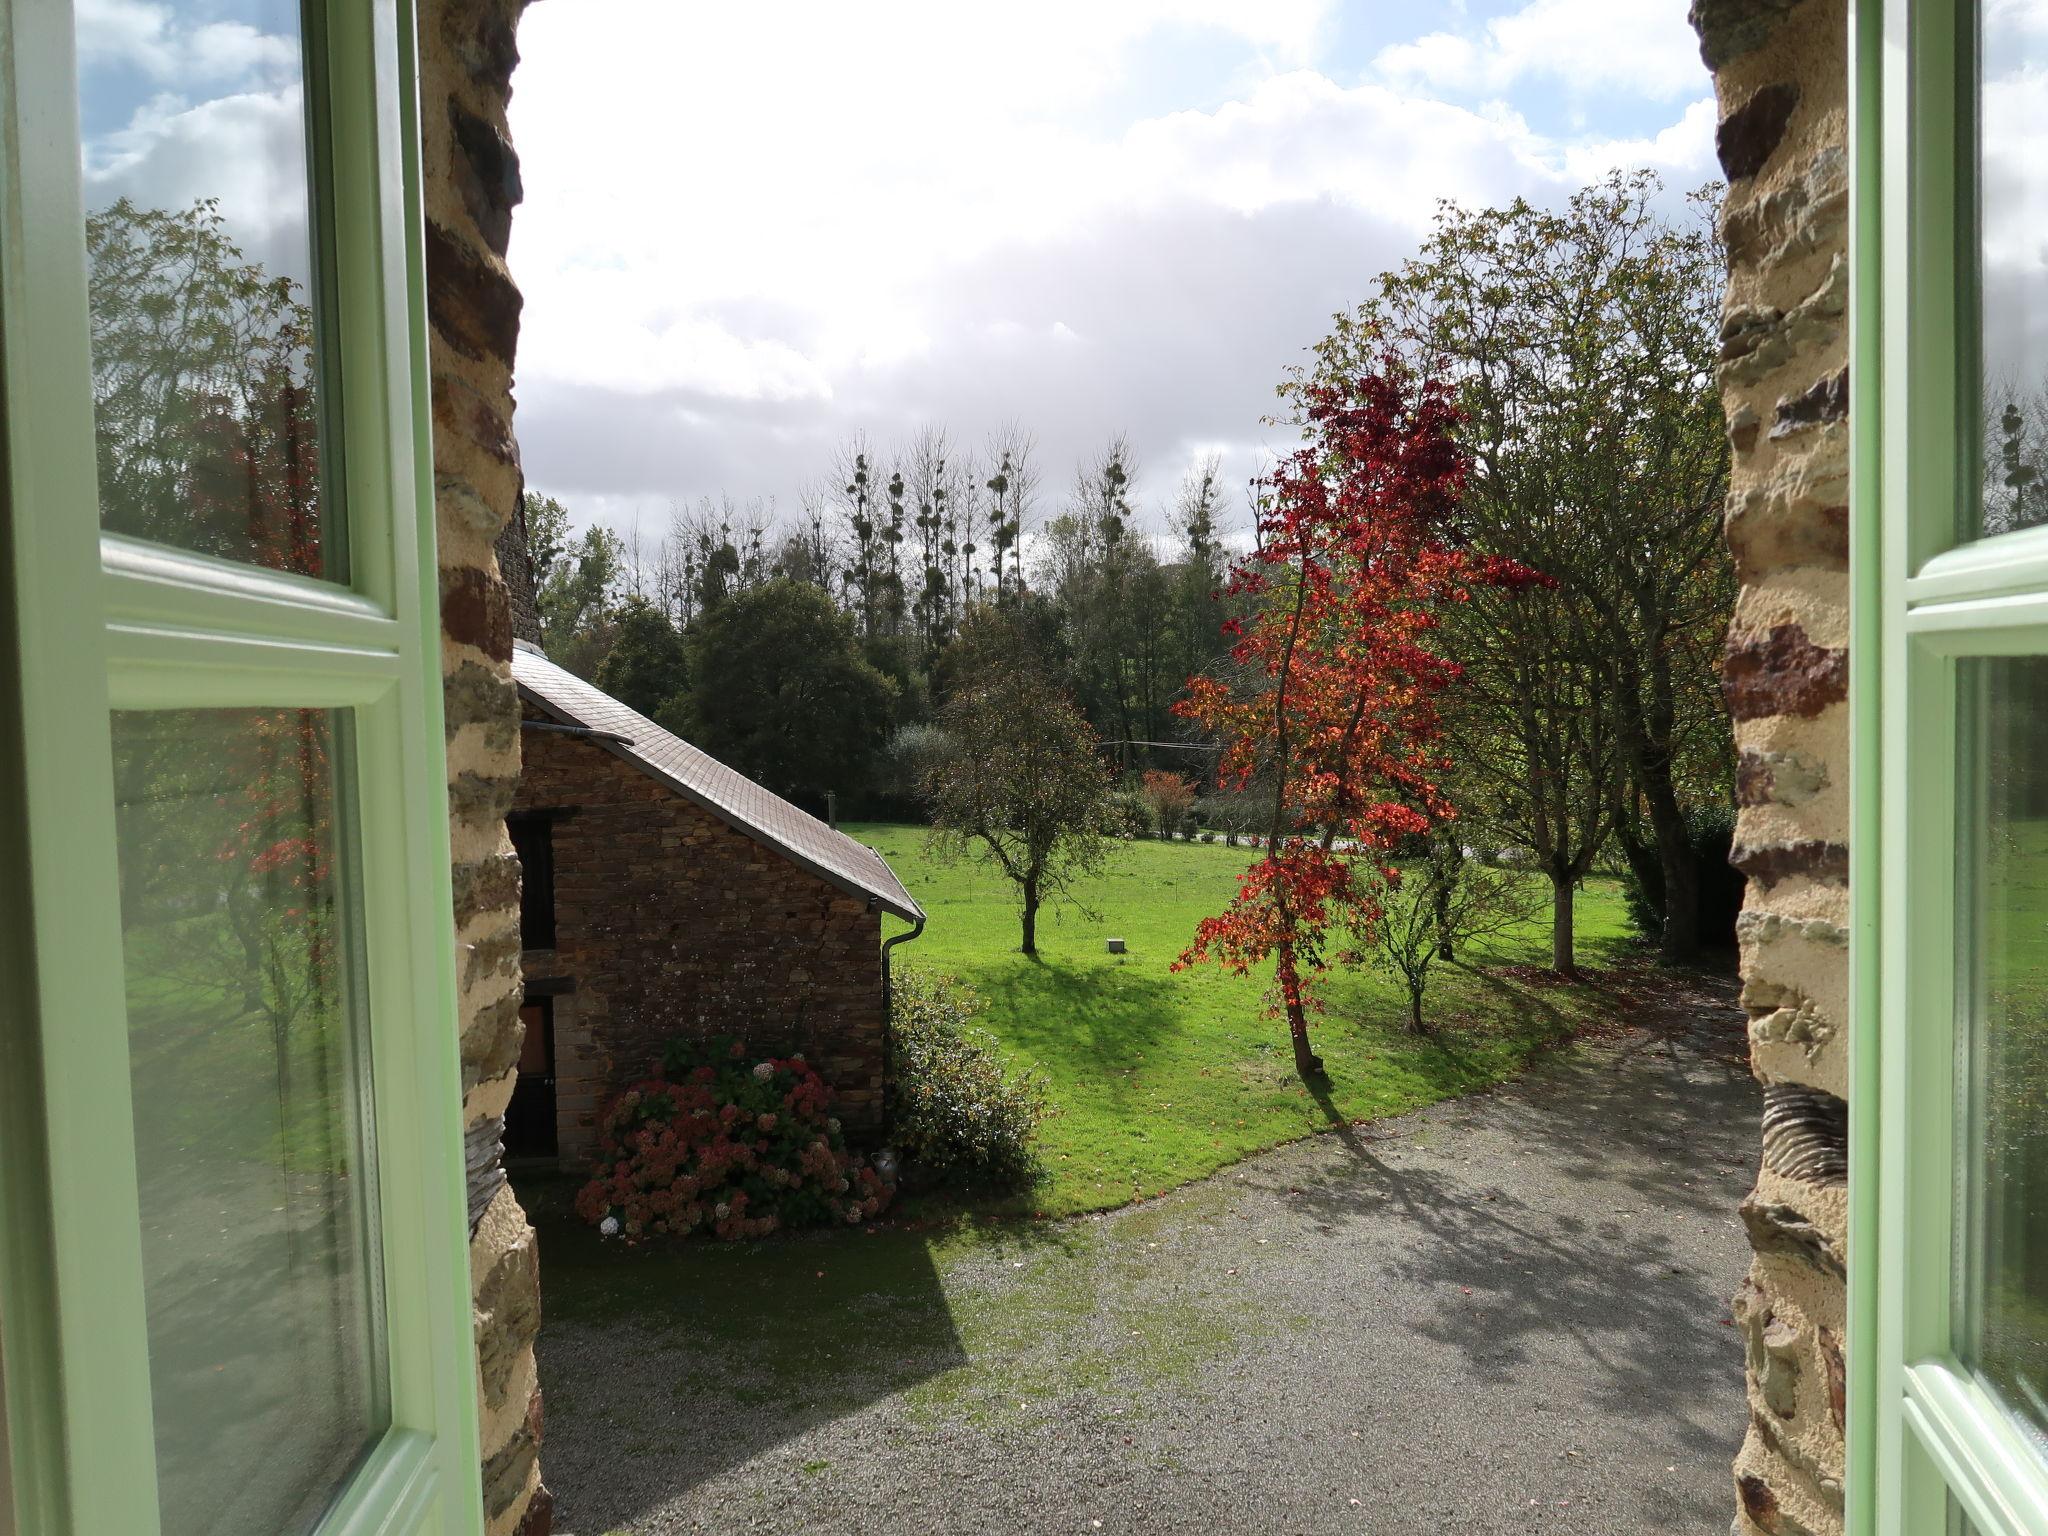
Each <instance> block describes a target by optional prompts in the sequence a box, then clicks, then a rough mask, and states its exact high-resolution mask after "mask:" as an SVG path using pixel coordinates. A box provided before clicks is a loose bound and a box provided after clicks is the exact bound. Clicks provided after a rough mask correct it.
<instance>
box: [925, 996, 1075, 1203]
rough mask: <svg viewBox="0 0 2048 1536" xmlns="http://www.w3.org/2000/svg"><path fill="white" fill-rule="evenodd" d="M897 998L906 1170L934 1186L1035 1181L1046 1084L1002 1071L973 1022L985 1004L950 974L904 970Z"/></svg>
mask: <svg viewBox="0 0 2048 1536" xmlns="http://www.w3.org/2000/svg"><path fill="white" fill-rule="evenodd" d="M892 999H893V1000H892V1003H891V1007H890V1028H889V1074H890V1084H891V1087H890V1119H891V1127H890V1129H891V1134H892V1135H893V1136H894V1138H895V1141H896V1145H897V1148H898V1149H899V1150H900V1151H901V1152H902V1154H903V1157H904V1159H905V1162H906V1165H907V1166H908V1167H909V1168H910V1169H911V1170H912V1171H914V1172H915V1173H916V1175H917V1176H918V1177H919V1178H920V1179H921V1180H925V1181H929V1182H932V1183H954V1184H959V1185H962V1186H966V1187H971V1188H978V1189H991V1190H1013V1189H1023V1188H1026V1187H1028V1186H1029V1185H1031V1184H1033V1183H1036V1182H1037V1180H1038V1177H1039V1174H1040V1172H1041V1169H1040V1167H1039V1162H1038V1153H1037V1148H1036V1146H1035V1143H1036V1141H1037V1136H1038V1122H1039V1120H1040V1119H1042V1118H1043V1117H1044V1115H1045V1111H1046V1099H1045V1084H1044V1082H1043V1081H1042V1080H1041V1079H1040V1078H1039V1077H1038V1075H1037V1074H1036V1073H1032V1072H1023V1073H1010V1072H1006V1071H1005V1070H1004V1068H1003V1060H1002V1056H1001V1054H1000V1050H999V1048H998V1046H997V1043H996V1038H995V1036H994V1035H992V1034H990V1033H989V1032H988V1031H987V1030H985V1029H981V1028H979V1027H977V1026H976V1025H975V1023H974V1018H975V1016H976V1015H977V1014H979V1013H980V1012H981V1000H980V998H978V997H976V996H975V995H974V993H973V992H972V991H970V990H969V989H968V988H967V987H965V986H963V985H961V984H960V983H959V982H958V981H955V980H954V979H953V978H952V977H950V976H936V975H932V974H930V973H928V972H925V971H920V970H917V969H915V968H908V969H905V970H902V971H899V972H898V973H897V975H896V977H895V980H894V983H893V991H892Z"/></svg>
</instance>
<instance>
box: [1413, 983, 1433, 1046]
mask: <svg viewBox="0 0 2048 1536" xmlns="http://www.w3.org/2000/svg"><path fill="white" fill-rule="evenodd" d="M1408 1030H1409V1033H1410V1034H1416V1035H1426V1034H1428V1033H1429V1026H1428V1025H1426V1024H1424V1023H1423V1022H1422V988H1421V986H1420V985H1419V984H1417V983H1415V982H1410V983H1409V984H1408Z"/></svg>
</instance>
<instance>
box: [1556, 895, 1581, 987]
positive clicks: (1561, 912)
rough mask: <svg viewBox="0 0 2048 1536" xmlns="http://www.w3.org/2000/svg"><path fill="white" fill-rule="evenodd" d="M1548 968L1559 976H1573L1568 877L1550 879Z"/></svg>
mask: <svg viewBox="0 0 2048 1536" xmlns="http://www.w3.org/2000/svg"><path fill="white" fill-rule="evenodd" d="M1550 968H1551V969H1552V970H1553V971H1555V972H1557V974H1558V975H1560V976H1575V975H1577V974H1578V967H1577V965H1575V964H1574V963H1573V959H1572V879H1571V876H1569V875H1562V876H1560V875H1552V876H1551V877H1550Z"/></svg>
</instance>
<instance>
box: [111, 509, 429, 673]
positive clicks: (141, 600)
mask: <svg viewBox="0 0 2048 1536" xmlns="http://www.w3.org/2000/svg"><path fill="white" fill-rule="evenodd" d="M100 569H101V572H102V578H103V582H104V587H105V601H106V611H107V613H108V614H109V615H110V616H112V617H115V618H117V619H124V620H135V621H139V622H141V623H144V624H162V625H166V626H170V627H175V628H181V629H206V630H214V631H218V632H221V633H226V634H231V633H236V632H241V633H247V634H251V635H259V636H260V635H265V634H271V633H277V632H281V631H285V630H288V631H289V632H290V633H292V634H294V635H299V636H313V637H316V638H319V639H324V640H331V641H334V642H337V643H339V644H343V645H354V646H360V647H365V648H371V649H378V650H387V649H396V647H397V645H398V642H399V632H398V620H397V618H396V617H395V616H394V615H393V614H392V613H391V611H390V610H389V609H387V608H385V607H384V606H383V605H382V604H380V603H377V602H374V601H372V600H371V599H369V598H367V597H364V596H361V595H360V594H358V593H355V592H351V591H349V590H348V589H347V588H346V587H338V586H335V585H334V584H333V583H332V582H326V581H320V580H317V579H315V578H313V577H310V576H299V575H294V574H292V573H290V572H286V571H267V570H264V569H262V568H261V567H259V566H252V565H237V564H235V563H233V562H231V561H227V560H216V559H213V558H211V557H210V556H207V555H194V554H188V553H186V552H185V551H183V550H178V549H172V548H170V547H168V546H165V545H158V544H149V543H145V542H144V541H142V540H140V539H131V538H126V537H123V536H122V535H120V534H103V535H101V538H100Z"/></svg>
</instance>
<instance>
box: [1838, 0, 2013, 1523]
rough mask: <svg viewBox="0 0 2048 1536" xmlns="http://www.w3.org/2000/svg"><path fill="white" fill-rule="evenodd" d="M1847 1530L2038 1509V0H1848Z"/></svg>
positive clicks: (2005, 1517) (2009, 1519)
mask: <svg viewBox="0 0 2048 1536" xmlns="http://www.w3.org/2000/svg"><path fill="white" fill-rule="evenodd" d="M1855 22H1856V26H1855V41H1854V81H1855V95H1854V105H1853V111H1852V119H1853V127H1852V153H1853V155H1854V158H1855V162H1856V177H1855V187H1856V196H1857V199H1858V207H1857V210H1856V213H1855V216H1854V220H1853V224H1854V230H1855V235H1854V238H1855V241H1856V251H1855V268H1854V270H1855V277H1856V279H1857V281H1856V286H1855V292H1856V306H1855V319H1854V339H1853V342H1852V363H1851V377H1852V379H1854V380H1855V381H1856V391H1855V406H1854V409H1855V417H1854V421H1853V425H1852V433H1853V436H1854V444H1855V447H1854V453H1855V460H1854V475H1855V492H1854V494H1855V497H1856V505H1855V509H1854V520H1855V521H1854V526H1855V533H1854V538H1855V541H1856V542H1855V545H1854V547H1853V551H1852V569H1853V570H1854V572H1855V577H1854V579H1855V583H1856V590H1855V607H1854V620H1853V634H1852V637H1851V648H1852V657H1853V660H1852V669H1851V689H1852V694H1851V710H1852V718H1853V722H1854V724H1853V731H1854V751H1855V756H1854V761H1853V767H1852V773H1853V780H1852V783H1853V790H1854V796H1855V809H1854V812H1853V815H1854V820H1855V828H1854V832H1853V839H1854V843H1853V846H1854V857H1855V874H1854V879H1853V882H1852V900H1853V901H1854V904H1855V905H1854V917H1853V919H1852V922H1853V934H1852V940H1851V942H1852V948H1853V957H1852V964H1853V971H1854V983H1853V986H1854V996H1855V1005H1854V1008H1853V1015H1854V1030H1855V1039H1854V1045H1855V1059H1856V1087H1855V1096H1854V1098H1853V1099H1852V1114H1853V1117H1854V1138H1855V1139H1854V1148H1853V1153H1852V1166H1853V1168H1854V1169H1855V1181H1856V1182H1855V1186H1854V1201H1855V1204H1854V1209H1853V1215H1852V1223H1851V1234H1850V1248H1851V1255H1850V1257H1851V1265H1852V1270H1851V1317H1852V1331H1853V1334H1854V1338H1855V1350H1854V1372H1855V1380H1856V1387H1855V1395H1854V1397H1853V1399H1852V1404H1851V1420H1850V1462H1849V1471H1850V1486H1849V1489H1848V1496H1849V1511H1850V1525H1851V1528H1852V1530H1854V1531H1855V1532H1856V1533H1858V1536H1932V1533H1937V1532H1944V1531H1946V1532H1952V1533H1972V1536H2037V1533H2039V1532H2042V1531H2048V0H1981V3H1972V0H1858V4H1857V6H1856V11H1855Z"/></svg>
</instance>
